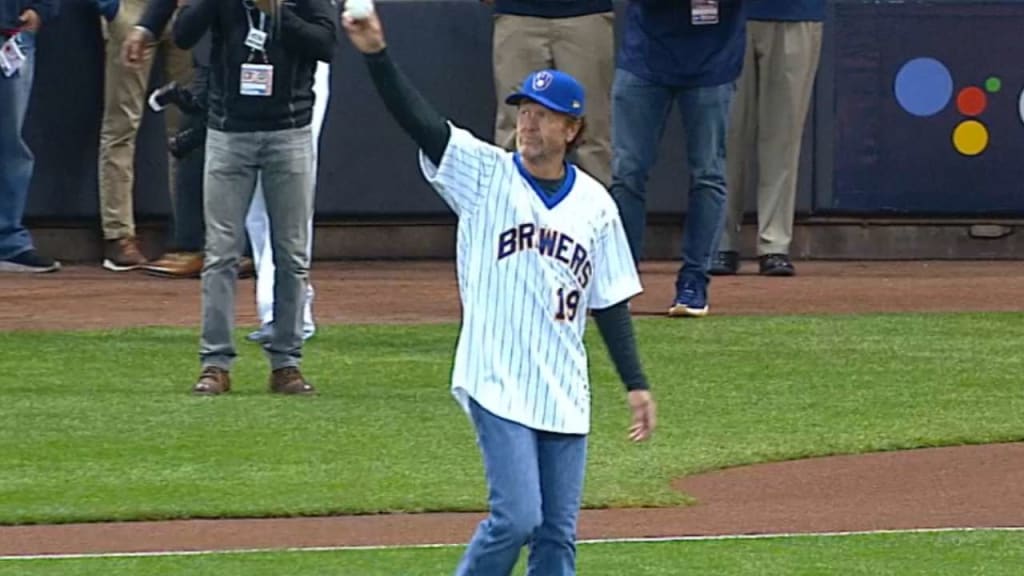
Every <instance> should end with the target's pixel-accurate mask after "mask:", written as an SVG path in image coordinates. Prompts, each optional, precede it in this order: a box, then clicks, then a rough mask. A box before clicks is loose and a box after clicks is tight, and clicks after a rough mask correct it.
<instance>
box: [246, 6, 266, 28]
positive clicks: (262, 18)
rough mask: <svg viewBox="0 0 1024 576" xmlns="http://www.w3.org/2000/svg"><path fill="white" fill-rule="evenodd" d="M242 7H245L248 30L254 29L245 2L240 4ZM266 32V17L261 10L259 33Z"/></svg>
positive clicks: (250, 14)
mask: <svg viewBox="0 0 1024 576" xmlns="http://www.w3.org/2000/svg"><path fill="white" fill-rule="evenodd" d="M242 6H244V7H245V19H246V20H248V21H249V29H250V30H252V29H253V28H255V26H254V25H253V23H252V12H251V11H250V10H249V7H248V6H246V5H245V2H242ZM266 31H267V15H266V14H264V13H263V11H262V10H260V32H266Z"/></svg>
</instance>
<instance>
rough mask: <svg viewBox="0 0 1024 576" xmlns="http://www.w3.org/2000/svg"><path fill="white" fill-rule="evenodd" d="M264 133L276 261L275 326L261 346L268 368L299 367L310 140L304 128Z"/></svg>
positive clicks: (310, 199)
mask: <svg viewBox="0 0 1024 576" xmlns="http://www.w3.org/2000/svg"><path fill="white" fill-rule="evenodd" d="M263 135H264V142H263V146H262V149H261V151H260V156H261V162H260V166H261V172H260V179H261V182H262V184H263V199H264V201H265V202H266V206H267V216H268V218H269V220H270V244H271V253H272V254H273V259H274V329H273V333H272V336H271V338H270V341H269V342H268V343H266V344H265V345H264V349H265V350H266V351H267V355H268V356H269V358H270V365H271V368H272V369H273V370H275V371H277V370H280V369H282V368H297V367H298V366H299V363H300V361H301V357H302V309H303V305H304V302H305V298H306V284H307V282H308V278H309V237H308V236H309V218H310V214H311V213H312V211H313V173H312V167H313V158H312V156H313V138H312V133H311V131H310V128H309V127H308V126H307V127H305V128H297V129H291V130H278V131H274V132H265V133H263Z"/></svg>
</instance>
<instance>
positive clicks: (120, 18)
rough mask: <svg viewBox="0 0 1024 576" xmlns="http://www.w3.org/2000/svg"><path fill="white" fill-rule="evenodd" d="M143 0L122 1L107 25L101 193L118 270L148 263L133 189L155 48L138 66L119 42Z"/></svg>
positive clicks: (109, 261) (109, 254)
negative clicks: (138, 236)
mask: <svg viewBox="0 0 1024 576" xmlns="http://www.w3.org/2000/svg"><path fill="white" fill-rule="evenodd" d="M144 6H145V2H144V0H125V1H123V2H121V5H120V8H119V9H118V12H117V15H116V16H115V17H114V19H113V21H111V22H110V23H109V25H107V26H106V30H107V42H106V67H105V76H104V89H103V120H102V125H101V126H100V146H99V192H100V219H101V222H102V226H103V239H104V241H105V242H104V258H103V267H104V268H106V269H108V270H112V271H116V272H120V271H124V270H133V269H135V268H138V267H139V266H141V265H143V264H145V263H146V259H145V257H143V256H142V254H141V253H140V252H139V250H138V245H137V244H136V242H135V214H134V204H133V201H132V191H133V187H134V185H135V139H136V136H137V135H138V131H139V124H140V123H141V121H142V110H143V106H144V104H145V101H146V87H147V85H148V83H149V73H150V69H151V67H152V64H153V56H154V54H155V52H156V45H155V44H153V45H150V46H147V47H146V49H145V52H144V56H143V59H142V63H141V64H140V65H139V66H138V67H137V68H132V67H129V66H125V65H124V64H123V63H122V62H121V44H122V43H123V42H124V40H125V38H126V37H127V36H128V33H129V32H130V31H131V29H132V27H133V26H134V25H135V23H136V22H138V20H139V17H140V16H141V15H142V11H143V8H144Z"/></svg>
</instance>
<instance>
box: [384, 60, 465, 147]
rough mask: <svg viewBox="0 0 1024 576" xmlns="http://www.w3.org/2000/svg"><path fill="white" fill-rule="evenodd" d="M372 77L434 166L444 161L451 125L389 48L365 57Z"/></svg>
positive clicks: (388, 104)
mask: <svg viewBox="0 0 1024 576" xmlns="http://www.w3.org/2000/svg"><path fill="white" fill-rule="evenodd" d="M365 60H366V66H367V68H368V69H369V71H370V78H371V79H372V80H373V85H374V86H375V87H376V88H377V93H378V94H380V97H381V100H383V101H384V105H385V106H386V107H387V109H388V112H390V113H391V116H392V117H394V119H395V120H396V121H397V122H398V124H399V125H400V126H401V127H402V129H403V130H405V132H406V133H407V134H409V136H411V137H412V139H413V140H414V141H415V142H416V144H417V145H418V146H419V147H420V150H423V153H424V154H425V155H426V156H427V158H429V159H430V161H431V162H433V163H434V164H435V165H436V164H440V163H441V157H442V156H443V155H444V150H445V148H447V147H448V140H449V139H450V138H451V126H449V125H448V121H447V120H446V119H445V118H444V117H443V116H441V113H440V112H438V111H437V110H436V109H435V108H434V107H433V106H432V105H431V104H430V102H427V99H426V98H424V97H423V95H422V94H420V93H419V91H418V90H416V87H415V86H413V85H412V82H410V81H409V79H408V78H407V77H406V76H405V74H403V73H402V71H401V70H400V69H399V68H398V66H397V65H396V64H395V62H394V61H393V60H392V59H391V57H390V56H389V55H388V51H387V48H385V49H384V50H381V51H380V52H375V53H373V54H367V55H366V56H365Z"/></svg>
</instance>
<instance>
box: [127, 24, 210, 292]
mask: <svg viewBox="0 0 1024 576" xmlns="http://www.w3.org/2000/svg"><path fill="white" fill-rule="evenodd" d="M191 52H192V68H193V74H192V82H191V84H190V85H189V86H188V90H189V92H191V94H192V97H193V98H194V99H195V101H196V102H197V103H199V104H200V105H202V106H204V107H205V106H206V101H207V85H208V82H209V74H210V68H209V60H210V57H209V52H210V34H209V33H207V34H206V35H204V36H203V38H202V39H200V41H199V43H198V44H196V45H195V46H194V47H193V48H192V51H191ZM168 136H169V137H170V138H174V139H175V140H176V141H177V150H178V151H177V156H178V161H177V162H176V163H175V165H174V171H175V173H176V175H175V177H174V178H173V183H174V186H175V193H174V194H172V195H171V202H172V205H173V207H174V210H173V219H172V232H171V245H170V247H169V250H168V251H167V252H166V253H165V254H164V255H163V256H161V257H160V258H158V259H156V260H153V261H151V262H150V263H149V264H147V265H145V266H143V267H142V269H143V270H144V271H145V272H146V273H147V274H151V275H154V276H162V277H170V278H193V277H198V276H199V274H200V272H201V271H202V268H203V238H204V234H205V232H204V228H203V165H204V163H205V159H206V154H205V146H204V143H205V140H206V114H205V113H192V114H186V115H185V117H184V118H183V119H182V120H181V129H180V130H179V131H178V132H171V131H170V129H169V128H168ZM191 146H194V148H191V149H189V147H191ZM169 148H170V146H169Z"/></svg>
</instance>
